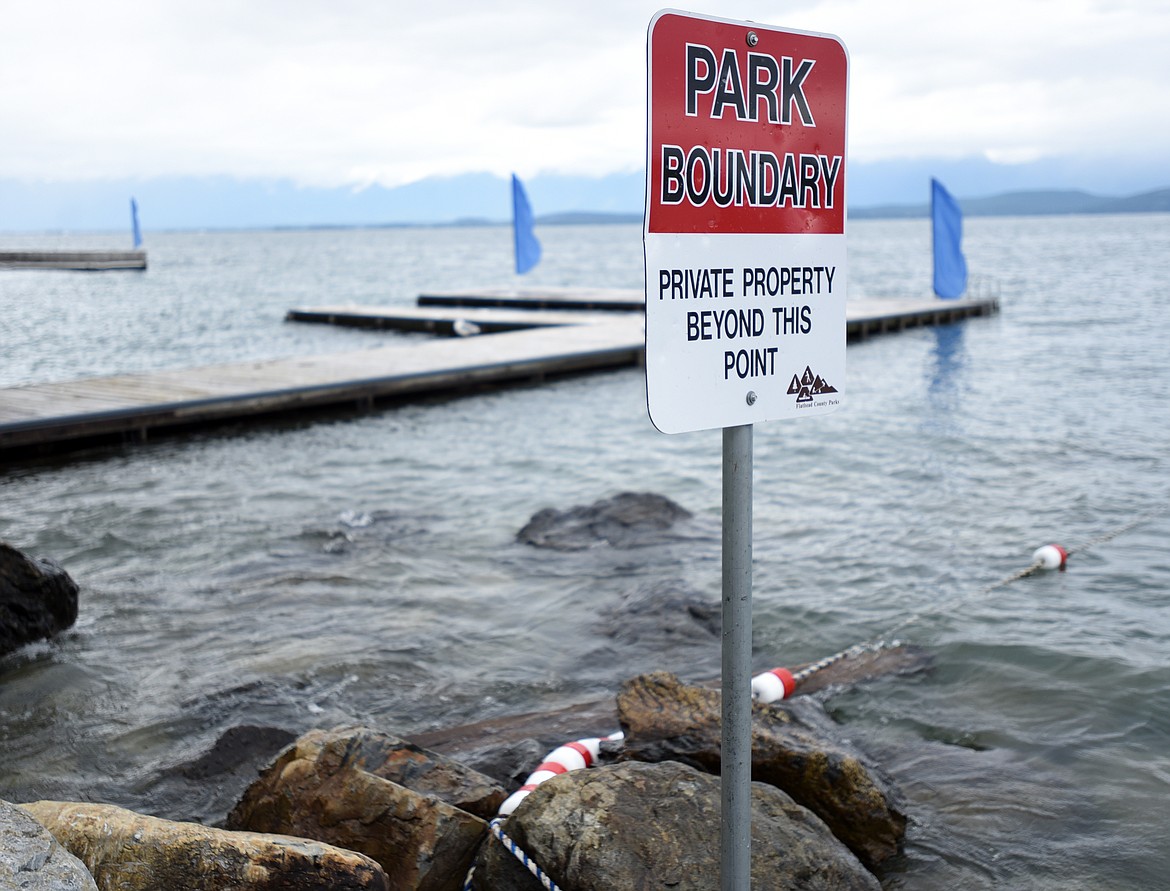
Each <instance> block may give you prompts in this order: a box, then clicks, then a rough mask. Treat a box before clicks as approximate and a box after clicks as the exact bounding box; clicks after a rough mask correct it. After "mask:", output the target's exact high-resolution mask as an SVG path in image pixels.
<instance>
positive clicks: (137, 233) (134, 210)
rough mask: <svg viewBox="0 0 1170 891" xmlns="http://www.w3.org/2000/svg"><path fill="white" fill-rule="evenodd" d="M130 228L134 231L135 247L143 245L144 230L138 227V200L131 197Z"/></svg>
mask: <svg viewBox="0 0 1170 891" xmlns="http://www.w3.org/2000/svg"><path fill="white" fill-rule="evenodd" d="M130 228H131V230H132V231H133V232H134V247H136V248H137V247H141V246H142V230H141V229H139V228H138V202H137V201H135V200H134V199H133V198H131V199H130Z"/></svg>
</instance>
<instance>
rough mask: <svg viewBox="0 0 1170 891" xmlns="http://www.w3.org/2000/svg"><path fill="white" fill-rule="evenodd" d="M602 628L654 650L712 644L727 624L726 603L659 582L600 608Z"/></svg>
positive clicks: (628, 642) (623, 641)
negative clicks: (723, 607)
mask: <svg viewBox="0 0 1170 891" xmlns="http://www.w3.org/2000/svg"><path fill="white" fill-rule="evenodd" d="M599 618H600V620H601V621H600V623H599V630H600V631H601V632H602V633H603V634H605V635H606V636H607V637H610V638H612V639H613V640H615V641H617V642H619V643H621V644H624V645H626V646H630V647H640V648H642V649H644V650H649V651H651V652H653V651H656V650H663V649H670V650H673V649H674V648H675V647H677V646H679V645H680V644H696V645H699V646H703V647H710V646H711V642H712V641H717V640H718V639H719V632H720V630H721V629H722V627H723V616H722V606H721V605H720V603H719V601H718V600H710V599H708V598H707V597H705V596H703V595H702V594H698V593H696V592H693V591H688V590H686V589H685V588H683V587H682V586H681V585H679V584H678V583H675V582H669V581H658V582H651V583H650V584H646V585H642V586H640V587H638V588H635V589H634V590H632V591H630V592H628V593H626V594H623V595H622V599H621V602H620V603H619V604H616V605H614V606H609V607H604V608H602V609H601V610H600V616H599Z"/></svg>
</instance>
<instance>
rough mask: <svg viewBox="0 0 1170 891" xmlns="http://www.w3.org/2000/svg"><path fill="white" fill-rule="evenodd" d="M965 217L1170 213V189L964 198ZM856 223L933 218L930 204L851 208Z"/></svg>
mask: <svg viewBox="0 0 1170 891" xmlns="http://www.w3.org/2000/svg"><path fill="white" fill-rule="evenodd" d="M958 201H959V206H960V207H962V208H963V213H964V215H966V216H971V217H1006V216H1045V215H1049V214H1068V213H1170V189H1157V190H1155V191H1152V192H1142V193H1141V194H1138V195H1130V196H1128V197H1126V198H1112V197H1108V196H1104V195H1091V194H1089V193H1088V192H1082V191H1079V190H1076V189H1051V190H1039V191H1030V192H1006V193H1004V194H1002V195H992V196H990V197H988V198H960V199H958ZM849 216H850V218H851V219H855V220H866V219H897V218H912V217H926V216H930V205H929V204H886V205H882V206H879V207H851V208H849Z"/></svg>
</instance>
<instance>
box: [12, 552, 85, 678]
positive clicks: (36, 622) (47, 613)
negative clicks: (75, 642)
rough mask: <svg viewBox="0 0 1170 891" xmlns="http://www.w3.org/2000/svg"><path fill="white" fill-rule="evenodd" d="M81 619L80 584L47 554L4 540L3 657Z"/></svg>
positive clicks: (62, 629) (50, 635)
mask: <svg viewBox="0 0 1170 891" xmlns="http://www.w3.org/2000/svg"><path fill="white" fill-rule="evenodd" d="M76 621H77V583H76V582H74V581H73V579H72V578H70V577H69V573H67V572H66V571H65V570H64V569H62V568H61V567H60V566H58V565H57V564H56V563H54V562H53V561H52V560H49V559H47V558H45V557H37V558H32V557H28V556H26V555H25V554H23V553H21V552H20V551H18V550H17V549H16V548H14V547H12V546H10V545H7V544H5V543H4V542H0V656H3V655H4V654H5V653H10V652H12V651H13V650H15V649H17V648H19V647H22V646H24V645H25V644H27V643H32V642H33V641H34V640H41V639H42V638H46V637H52V636H53V635H54V634H56V633H57V632H59V631H64V630H65V629H66V628H68V627H70V626H71V625H72V624H73V623H74V622H76Z"/></svg>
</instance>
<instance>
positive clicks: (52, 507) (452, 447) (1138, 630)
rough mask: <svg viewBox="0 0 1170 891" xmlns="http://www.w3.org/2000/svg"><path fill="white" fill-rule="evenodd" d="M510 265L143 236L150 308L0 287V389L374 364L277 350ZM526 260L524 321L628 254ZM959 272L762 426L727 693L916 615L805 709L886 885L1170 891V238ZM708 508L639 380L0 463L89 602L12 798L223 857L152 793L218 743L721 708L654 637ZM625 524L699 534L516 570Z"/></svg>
mask: <svg viewBox="0 0 1170 891" xmlns="http://www.w3.org/2000/svg"><path fill="white" fill-rule="evenodd" d="M509 234H510V233H509V232H508V231H507V230H506V229H503V228H482V229H388V230H364V231H310V232H301V231H290V232H243V233H206V234H198V233H173V234H167V233H162V234H158V235H155V236H153V237H152V238H151V239H150V241H149V243H148V245H147V247H148V248H149V251H150V261H151V266H150V269H149V270H148V271H147V272H145V273H102V274H95V273H88V274H83V273H70V272H46V271H4V272H0V346H2V361H0V386H10V385H14V384H20V383H27V382H37V381H47V380H62V379H70V378H74V377H80V376H86V375H93V374H106V373H113V372H119V371H129V370H141V369H154V368H161V367H182V366H190V365H196V364H204V363H210V362H220V361H234V360H238V359H245V358H263V357H274V356H281V355H303V354H309V353H319V352H332V351H337V350H344V349H350V348H362V347H365V346H371V345H375V344H382V343H385V342H388V341H391V340H393V339H394V338H395V337H402V335H394V334H385V333H374V332H360V331H345V330H337V329H333V328H329V327H327V326H316V325H297V324H293V323H285V322H283V321H282V319H283V316H284V313H285V311H286V310H287V309H288V308H290V307H292V306H303V305H315V304H325V303H349V302H353V303H409V302H412V301H413V299H414V297H415V295H416V294H418V293H419V292H421V291H425V290H435V289H445V288H453V287H460V286H487V285H498V284H512V283H516V281H515V279H514V277H513V276H512V275H511V273H510V269H509V263H510V256H509V253H508V251H509ZM540 235H541V238H542V241H543V242H544V251H545V259H544V261H543V262H542V264H541V265H540V266H539V267H537V269H536V270H535V271H534V272H533V273H532V274H531V275H530V276H529V277H527V280H526V281H524V282H523V284H541V283H546V284H569V285H588V286H603V287H640V286H641V275H642V266H641V264H642V254H641V241H640V231H639V229H638V227H625V226H615V227H572V228H569V227H566V228H552V227H547V228H545V229H544V230H542V231H541V233H540ZM54 240H55V239H52V238H44V237H43V238H34V237H31V236H22V237H17V236H7V237H5V238H4V239H3V241H4V243H5V245H6V246H7V245H11V246H12V247H14V248H16V247H21V246H24V245H26V244H29V245H31V244H34V243H36V244H41V245H46V246H52V242H53V241H54ZM90 242H92V244H90ZM107 242H108V240H107V239H102V238H101V237H89V238H88V239H86V238H75V239H70V240H69V245H70V246H94V247H100V246H107ZM119 246H120V245H119ZM965 247H966V252H967V255H968V260H969V263H970V265H971V268H972V270H973V271H976V272H979V273H980V274H982V275H986V276H993V277H994V278H995V279H996V281H997V282H998V286H999V289H1000V294H1001V300H1002V312H1001V313H1000V314H999V315H998V316H995V317H992V318H985V319H973V320H969V321H967V322H964V323H961V324H958V325H952V326H946V327H941V328H936V329H919V330H912V331H907V332H902V333H899V334H891V335H887V336H883V337H878V338H874V339H872V340H869V341H866V342H862V343H858V344H854V345H851V346H850V347H849V349H848V381H847V383H846V387H845V388H844V389H845V405H844V408H843V409H842V410H841V411H839V412H837V413H836V414H834V415H829V416H824V417H822V418H816V419H809V420H807V421H794V422H774V423H771V424H766V425H760V426H758V427H757V428H756V430H755V556H756V567H755V592H754V611H755V618H754V632H755V633H754V637H755V649H756V662H755V667H756V668H758V669H763V668H766V667H771V666H772V665H777V664H792V663H797V662H802V661H807V660H810V659H815V658H819V657H821V656H824V655H827V654H829V653H832V652H834V651H836V650H838V649H841V648H844V647H846V646H849V645H850V644H852V643H854V642H856V641H858V640H862V639H865V638H868V637H871V636H873V635H876V634H880V633H881V632H882V631H883V630H885V629H887V628H890V627H891V626H894V625H896V624H898V623H900V622H902V621H903V620H904V619H905V618H906V617H907V616H910V615H915V614H919V613H921V618H920V619H919V620H918V621H915V622H914V623H913V624H911V625H909V626H908V627H907V628H905V629H904V630H903V631H902V632H901V633H900V634H901V637H903V638H904V639H906V640H909V641H912V642H914V643H917V644H920V645H922V646H925V647H927V648H928V649H930V650H931V651H932V652H933V653H934V655H935V660H936V661H935V667H934V669H933V670H932V671H931V672H929V673H927V674H924V675H920V676H916V677H911V678H904V677H903V678H887V679H884V680H881V681H878V682H876V683H872V684H869V685H865V686H862V687H857V688H855V689H852V690H849V691H846V692H842V693H839V694H837V695H835V696H832V697H831V698H830V699H829V700H828V706H829V708H830V711H831V712H832V714H833V715H834V717H835V718H836V719H837V720H838V721H840V722H842V723H843V724H844V725H846V727H847V728H848V731H849V734H850V736H851V737H852V738H853V739H854V740H855V741H856V742H858V743H859V744H861V745H863V747H865V748H867V749H868V750H869V751H871V752H872V753H873V754H874V756H875V757H876V758H877V760H878V761H879V763H881V764H882V765H883V766H884V767H885V768H886V769H887V771H888V772H889V773H890V774H891V775H893V777H894V778H895V779H896V781H897V783H898V784H899V786H900V787H901V788H902V790H903V792H904V793H905V795H906V798H907V807H908V811H909V813H910V815H911V818H912V825H911V828H910V831H909V835H908V840H907V847H906V855H905V857H904V858H903V859H902V860H901V861H900V862H899V863H897V864H895V865H894V867H893V868H892V869H891V870H890V871H889V872H888V874H887V875H886V876H885V882H884V883H885V885H886V887H888V888H914V889H933V888H939V887H944V886H947V887H950V888H953V889H960V888H983V887H992V886H997V887H1021V888H1061V889H1100V888H1116V889H1145V888H1151V887H1159V886H1163V885H1164V884H1165V876H1166V875H1167V874H1168V873H1170V830H1168V829H1167V827H1168V826H1170V754H1168V751H1170V663H1168V660H1167V654H1168V652H1170V646H1168V645H1170V597H1168V593H1170V592H1168V590H1167V589H1168V587H1170V584H1168V582H1170V557H1168V555H1167V548H1166V545H1165V542H1166V540H1167V536H1168V533H1170V521H1168V520H1167V515H1166V514H1164V513H1160V512H1159V511H1160V510H1161V508H1162V506H1163V503H1164V502H1165V500H1166V495H1167V489H1168V488H1170V486H1168V483H1170V472H1168V470H1170V468H1168V466H1167V465H1168V460H1167V458H1168V446H1167V441H1168V438H1170V415H1168V410H1167V405H1168V404H1170V372H1168V371H1167V368H1166V365H1167V362H1166V356H1167V352H1166V344H1167V343H1168V342H1170V322H1168V321H1167V307H1168V305H1170V217H1168V216H1165V215H1132V216H1115V217H1057V218H1035V219H1022V218H1021V219H972V220H968V221H967V225H966V242H965ZM928 249H929V231H928V227H927V224H926V222H925V221H896V222H890V221H864V222H858V223H855V224H853V225H852V226H851V230H850V270H849V273H850V295H851V298H871V299H881V298H894V297H904V296H914V297H918V296H924V295H926V294H928V292H929V287H930V284H929V259H928ZM2 398H3V396H2V395H0V399H2ZM719 471H720V436H719V434H718V432H708V433H695V434H685V435H681V436H673V437H668V436H663V435H661V434H659V433H657V432H656V431H654V429H653V428H652V427H651V425H650V423H649V421H648V419H647V417H646V411H645V404H644V392H643V382H642V377H641V375H640V373H639V372H638V371H637V370H628V371H618V372H611V373H605V374H598V375H590V376H584V377H575V378H567V379H560V380H555V381H552V382H548V383H545V384H543V385H540V386H528V387H521V388H515V389H508V390H499V391H495V392H490V393H485V394H481V395H475V396H471V397H467V398H461V399H452V400H442V401H427V402H424V403H420V404H415V405H407V406H403V407H398V408H394V409H389V410H385V411H378V412H375V413H370V414H365V415H360V416H356V417H341V416H326V417H322V418H317V419H314V420H312V421H309V420H303V421H295V422H287V423H283V424H280V425H274V424H268V425H264V426H240V427H237V428H230V429H227V430H217V431H214V432H208V433H206V434H199V435H192V436H186V437H183V438H172V439H164V440H161V441H158V442H154V443H150V444H146V445H139V446H134V447H126V448H108V449H101V450H94V451H90V452H86V453H83V454H79V455H74V456H70V457H69V458H68V459H55V460H51V461H39V462H25V463H22V464H18V465H9V466H6V467H4V468H3V469H2V470H0V538H2V539H4V540H6V541H8V542H9V543H11V544H13V545H14V546H16V547H19V548H21V549H23V550H25V551H27V552H30V553H33V554H37V555H44V556H51V557H53V558H55V559H56V560H58V561H59V562H61V563H62V564H63V565H64V566H65V567H66V569H68V571H69V572H70V573H71V574H72V575H73V577H74V578H75V579H77V580H78V582H79V583H80V585H81V588H82V600H81V615H80V618H79V619H78V622H77V625H76V626H75V628H74V629H73V630H72V632H70V633H68V634H65V635H63V636H61V637H60V638H59V639H57V640H54V641H52V642H51V643H43V644H38V645H33V646H30V647H27V648H25V649H23V650H21V651H19V652H18V653H15V654H11V655H9V656H7V657H4V658H3V659H0V797H2V798H6V799H9V800H18V801H20V800H30V799H36V798H74V799H95V800H105V801H112V802H114V803H118V804H123V805H126V806H129V807H134V808H137V809H140V810H144V811H147V812H151V813H158V814H161V815H163V816H170V817H175V818H188V819H201V820H216V819H219V818H221V817H222V809H223V807H224V805H223V793H222V790H220V791H217V790H215V789H212V788H209V789H208V790H207V792H206V795H205V796H203V797H200V796H198V795H196V796H187V797H180V796H177V795H176V794H175V793H174V792H173V788H172V787H170V786H168V785H167V783H166V781H165V777H166V776H167V775H168V770H169V769H171V768H172V767H173V766H174V765H177V764H181V763H183V762H186V761H189V760H191V759H193V758H196V757H198V756H199V755H200V754H201V753H203V752H205V751H207V750H208V749H209V748H210V746H211V745H212V744H213V743H214V742H215V740H216V739H217V738H219V736H220V735H221V734H223V733H224V732H225V731H226V730H227V729H229V728H231V727H233V726H236V725H239V724H245V723H248V724H261V725H267V726H275V727H281V728H284V729H287V730H289V731H291V732H294V733H299V732H301V731H303V730H305V729H308V728H310V727H314V726H332V725H334V724H338V723H342V722H349V721H361V722H366V723H371V724H374V725H375V726H379V727H381V728H383V729H386V730H389V731H392V732H396V733H400V734H403V735H409V734H410V733H412V732H419V731H422V730H426V729H433V728H439V727H443V726H447V725H451V724H454V723H462V722H468V721H475V720H480V719H483V718H488V717H491V716H496V715H504V714H509V713H516V712H524V711H532V710H536V709H541V708H545V707H555V706H559V705H562V704H566V703H569V702H575V701H583V700H587V699H592V698H596V697H597V696H601V695H610V694H612V693H613V692H614V691H615V690H616V688H617V686H618V684H619V683H620V682H621V681H622V680H623V679H625V678H627V677H629V676H631V675H633V674H636V673H638V672H641V671H645V670H650V669H659V668H661V669H668V670H671V671H675V672H677V673H679V674H681V675H682V676H683V677H684V678H691V679H700V678H706V677H712V676H714V675H716V674H717V673H718V670H719V640H718V637H715V636H712V635H711V634H710V633H709V631H708V630H707V629H704V628H701V627H697V626H696V627H695V628H694V629H692V630H688V629H686V628H685V626H684V627H683V630H682V632H681V633H680V626H679V625H678V623H677V622H673V621H672V622H667V621H666V617H665V616H664V613H663V612H662V610H661V609H658V606H661V604H662V603H664V602H665V601H668V600H669V599H670V597H672V596H675V595H676V594H681V595H682V596H685V597H687V598H692V599H706V600H709V601H711V602H712V603H716V602H717V601H718V597H719V584H720V582H719V503H720V481H719ZM631 489H632V490H641V491H653V492H658V493H661V494H664V495H667V496H669V497H670V498H672V499H674V500H675V501H677V502H679V503H681V504H682V505H683V506H685V507H687V508H688V509H690V510H691V511H692V512H694V513H695V515H696V518H695V520H694V521H693V522H692V523H690V524H687V526H686V528H685V529H684V530H683V531H682V533H681V534H680V536H679V537H678V538H677V539H674V540H671V541H667V542H666V543H660V544H656V545H654V546H652V547H646V548H636V549H631V550H617V549H613V548H608V547H599V548H594V549H591V550H589V551H585V552H579V553H559V552H550V551H538V550H535V549H533V548H530V547H526V546H523V545H520V544H517V543H516V542H515V533H516V531H517V530H518V529H519V528H520V527H521V526H522V525H523V524H524V523H525V522H526V521H527V520H528V519H529V517H530V516H531V515H532V514H533V513H535V512H536V511H538V510H540V509H541V508H544V507H548V506H555V507H561V508H564V507H569V506H571V505H575V504H584V503H589V502H592V501H595V500H597V499H599V498H604V497H608V496H610V495H613V494H616V493H617V492H620V491H623V490H631ZM1139 518H1140V519H1142V522H1141V523H1140V524H1138V525H1136V526H1135V527H1134V528H1132V529H1130V530H1128V531H1125V532H1124V533H1122V534H1119V535H1117V536H1116V537H1115V538H1111V539H1110V540H1108V541H1101V542H1098V543H1096V544H1094V545H1093V546H1092V547H1091V548H1088V549H1086V550H1083V551H1082V552H1080V553H1079V554H1074V557H1073V560H1072V561H1071V564H1070V567H1069V569H1068V571H1067V572H1064V573H1051V574H1046V575H1042V576H1036V577H1031V578H1028V579H1024V580H1022V581H1019V582H1016V583H1014V584H1012V585H1010V586H1008V587H1005V588H1001V589H997V590H995V591H992V592H990V593H988V594H980V593H979V592H981V591H982V590H983V589H985V588H986V587H987V586H989V585H991V584H992V583H994V582H996V581H997V580H1000V579H1003V578H1004V577H1006V576H1007V575H1009V574H1011V573H1012V572H1014V571H1016V570H1017V569H1020V568H1022V567H1023V566H1026V565H1027V564H1028V562H1029V561H1030V557H1031V554H1032V551H1033V550H1034V549H1035V548H1036V547H1037V546H1039V545H1041V544H1045V543H1048V542H1052V541H1055V542H1059V543H1062V544H1065V545H1067V546H1070V547H1074V548H1075V547H1078V546H1080V545H1082V544H1084V543H1090V542H1092V541H1093V540H1094V539H1096V538H1098V537H1101V536H1106V535H1109V534H1111V533H1112V532H1113V531H1116V530H1118V529H1121V528H1122V527H1124V526H1125V525H1126V524H1129V523H1131V522H1132V521H1134V520H1135V519H1139ZM932 607H938V609H933V608H932ZM692 632H693V633H692ZM581 729H582V735H587V734H589V733H595V732H608V731H609V730H611V729H613V728H595V727H583V728H581Z"/></svg>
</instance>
